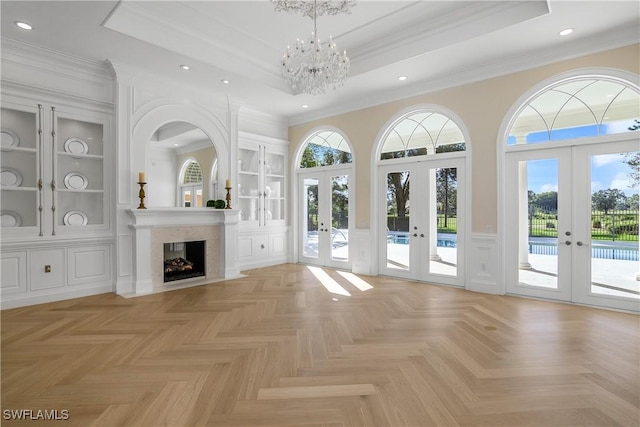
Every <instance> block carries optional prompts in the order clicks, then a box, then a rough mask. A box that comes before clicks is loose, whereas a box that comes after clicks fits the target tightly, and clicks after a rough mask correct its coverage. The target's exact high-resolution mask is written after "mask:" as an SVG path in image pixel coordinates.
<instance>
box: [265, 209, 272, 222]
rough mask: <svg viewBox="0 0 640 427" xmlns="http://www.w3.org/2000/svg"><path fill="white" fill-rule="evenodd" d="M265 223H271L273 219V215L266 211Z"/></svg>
mask: <svg viewBox="0 0 640 427" xmlns="http://www.w3.org/2000/svg"><path fill="white" fill-rule="evenodd" d="M266 216H267V221H271V220H272V219H273V215H272V214H271V211H267V215H266Z"/></svg>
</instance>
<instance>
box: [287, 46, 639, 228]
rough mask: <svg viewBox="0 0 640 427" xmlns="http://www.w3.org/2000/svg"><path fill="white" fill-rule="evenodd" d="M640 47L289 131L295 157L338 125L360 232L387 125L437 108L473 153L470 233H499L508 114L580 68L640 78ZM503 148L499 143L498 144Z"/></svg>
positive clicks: (366, 220)
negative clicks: (424, 107) (414, 109)
mask: <svg viewBox="0 0 640 427" xmlns="http://www.w3.org/2000/svg"><path fill="white" fill-rule="evenodd" d="M639 53H640V45H638V44H636V45H632V46H627V47H624V48H620V49H614V50H610V51H606V52H603V53H599V54H595V55H589V56H584V57H580V58H577V59H572V60H568V61H564V62H559V63H555V64H551V65H547V66H544V67H538V68H533V69H531V70H527V71H522V72H518V73H513V74H508V75H505V76H501V77H496V78H492V79H488V80H483V81H480V82H476V83H470V84H466V85H462V86H457V87H454V88H450V89H445V90H441V91H437V92H433V93H428V94H423V95H418V96H415V97H412V98H407V99H403V100H400V101H395V102H390V103H388V104H383V105H379V106H375V107H371V108H366V109H363V110H358V111H353V112H350V113H346V114H341V115H337V116H333V117H327V118H325V119H321V120H316V121H313V122H308V123H304V124H301V125H297V126H292V127H290V128H289V140H290V141H291V144H290V146H289V147H290V148H289V150H290V152H289V155H290V156H291V158H293V156H294V154H295V153H296V151H297V148H298V147H299V145H300V144H301V143H302V138H303V137H304V136H305V134H306V133H307V132H309V131H310V130H311V129H313V128H316V127H319V126H323V125H326V126H334V127H336V128H338V129H340V130H341V131H343V132H344V134H345V135H346V136H347V138H348V139H349V140H350V141H351V143H352V144H353V148H354V157H355V160H356V195H357V198H356V215H357V216H356V224H355V226H356V228H369V227H370V225H371V224H370V205H369V203H370V197H371V188H372V187H373V185H372V183H371V170H370V169H371V150H372V149H373V147H374V144H375V143H376V141H375V139H376V136H377V135H378V132H379V131H380V130H381V128H382V127H383V126H384V125H385V123H386V122H387V121H388V120H390V119H391V118H393V117H394V116H396V115H397V114H398V113H399V112H400V111H402V110H405V109H407V108H408V107H411V106H415V105H421V104H436V105H440V106H442V107H445V108H447V109H449V110H451V111H453V112H454V113H455V114H457V115H458V116H459V117H460V118H461V120H462V123H461V125H462V126H463V127H466V128H467V130H468V132H469V137H470V141H468V143H469V144H470V145H471V154H472V159H471V161H472V168H473V174H472V207H471V213H472V231H473V232H486V231H487V227H490V229H491V230H493V231H495V230H496V229H497V210H498V205H497V203H498V202H497V199H498V183H497V165H496V163H497V149H498V142H497V139H498V132H499V129H500V126H501V124H502V121H503V120H504V118H505V116H506V114H507V112H508V110H509V109H510V108H511V106H512V105H513V104H514V103H515V102H516V101H517V100H518V98H520V97H521V96H522V95H523V94H524V93H526V92H527V91H528V90H530V89H531V88H532V87H533V86H536V85H537V84H539V83H541V82H542V81H544V80H547V79H549V78H551V77H553V76H556V75H558V74H560V73H564V72H568V71H571V70H576V69H580V68H603V67H606V68H614V69H620V70H625V71H631V72H634V73H636V74H640V65H639V64H640V55H639ZM500 143H501V142H500Z"/></svg>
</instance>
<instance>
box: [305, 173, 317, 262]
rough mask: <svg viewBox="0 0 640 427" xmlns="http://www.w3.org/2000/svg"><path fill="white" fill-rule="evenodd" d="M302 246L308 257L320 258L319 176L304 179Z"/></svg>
mask: <svg viewBox="0 0 640 427" xmlns="http://www.w3.org/2000/svg"><path fill="white" fill-rule="evenodd" d="M302 208H303V215H302V218H303V220H302V247H303V254H304V256H306V257H310V258H318V178H305V179H304V200H303V206H302Z"/></svg>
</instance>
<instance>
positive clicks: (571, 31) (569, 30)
mask: <svg viewBox="0 0 640 427" xmlns="http://www.w3.org/2000/svg"><path fill="white" fill-rule="evenodd" d="M571 33H573V28H565V29H564V30H562V31H560V32H559V33H558V34H560V35H561V36H568V35H569V34H571Z"/></svg>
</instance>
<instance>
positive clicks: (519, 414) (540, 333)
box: [2, 265, 640, 427]
mask: <svg viewBox="0 0 640 427" xmlns="http://www.w3.org/2000/svg"><path fill="white" fill-rule="evenodd" d="M325 271H326V272H327V273H328V275H329V277H331V278H333V279H334V280H335V281H336V282H338V283H339V284H340V285H341V286H342V287H343V288H344V290H346V291H348V293H350V294H351V295H350V296H345V295H341V294H339V293H338V294H336V293H330V292H329V291H328V290H327V289H326V288H325V287H324V286H323V285H322V284H320V282H319V281H318V280H317V279H316V278H315V276H314V275H312V274H311V272H310V271H309V269H308V268H307V267H305V266H302V265H283V266H277V267H269V268H264V269H256V270H252V271H250V272H247V274H248V277H246V278H242V279H237V280H233V281H228V282H221V283H216V284H212V285H208V286H201V287H196V288H190V289H183V290H177V291H172V292H166V293H162V294H155V295H149V296H144V297H139V298H133V299H123V298H121V297H118V296H116V295H112V294H105V295H98V296H93V297H88V298H81V299H75V300H68V301H63V302H58V303H50V304H44V305H40V306H34V307H26V308H19V309H12V310H5V311H3V312H2V410H3V418H5V414H6V411H7V410H15V409H31V410H33V411H37V410H54V409H57V410H59V411H61V410H63V409H66V410H68V413H69V419H68V420H66V421H58V422H55V423H51V422H45V421H11V420H9V421H8V420H6V419H3V420H2V424H3V425H29V426H37V425H62V426H136V427H137V426H160V425H167V426H276V425H277V426H285V425H286V426H378V425H381V426H436V425H437V426H536V427H538V426H619V425H625V426H638V425H639V423H640V412H639V411H640V410H639V407H640V402H639V400H640V391H639V390H640V381H639V375H640V374H639V357H640V356H639V348H640V338H639V336H640V335H639V318H638V317H637V316H634V315H630V314H624V313H617V312H611V311H604V310H597V309H590V308H585V307H574V306H570V305H563V304H556V303H548V302H542V301H534V300H527V299H521V298H512V297H505V296H492V295H484V294H479V293H474V292H468V291H464V290H460V289H454V288H448V287H442V286H432V285H426V284H418V283H411V282H406V281H401V280H394V279H389V278H383V277H362V278H363V279H364V280H365V281H366V282H368V284H369V285H370V286H372V288H371V289H366V288H365V287H364V286H363V285H362V284H358V286H359V287H360V289H359V288H358V286H354V285H353V284H352V283H350V282H349V281H348V280H346V279H345V277H344V276H343V275H340V274H338V272H336V271H333V270H329V269H325ZM340 293H345V292H340ZM34 414H35V412H34Z"/></svg>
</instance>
